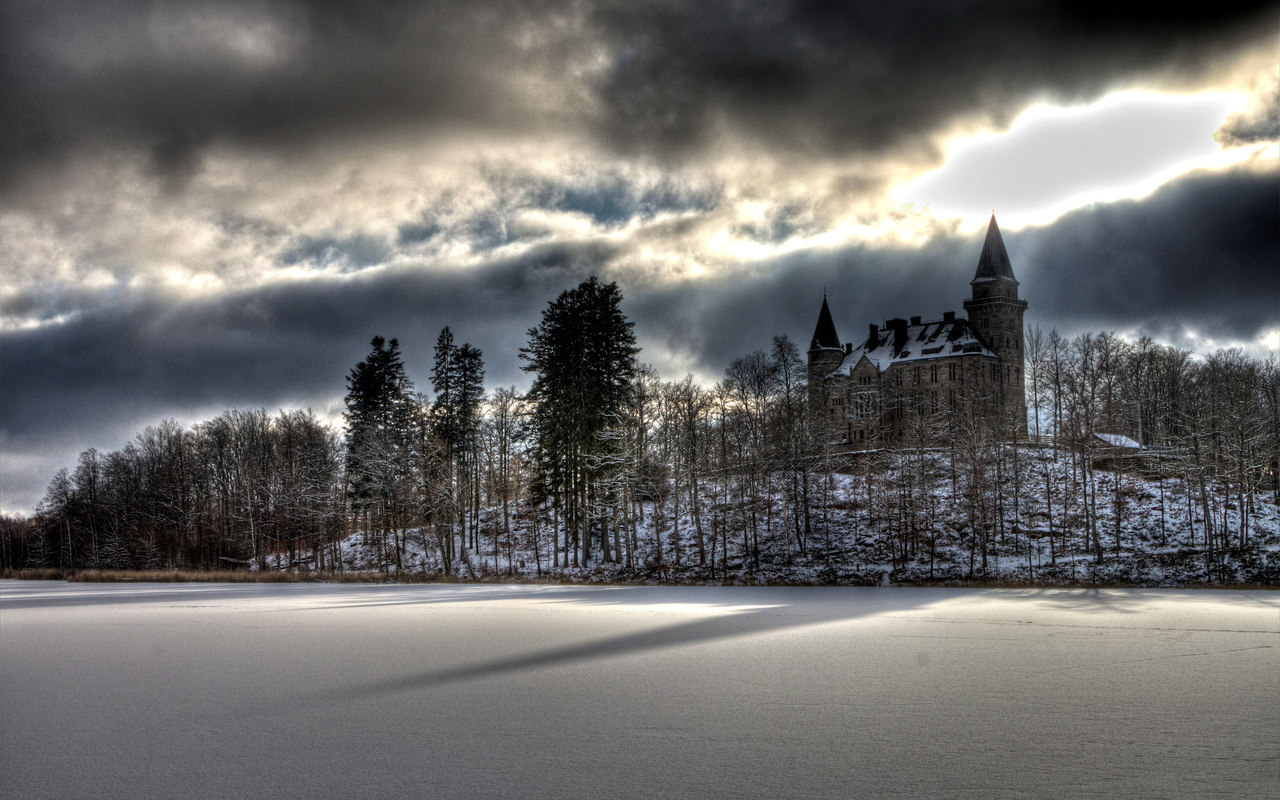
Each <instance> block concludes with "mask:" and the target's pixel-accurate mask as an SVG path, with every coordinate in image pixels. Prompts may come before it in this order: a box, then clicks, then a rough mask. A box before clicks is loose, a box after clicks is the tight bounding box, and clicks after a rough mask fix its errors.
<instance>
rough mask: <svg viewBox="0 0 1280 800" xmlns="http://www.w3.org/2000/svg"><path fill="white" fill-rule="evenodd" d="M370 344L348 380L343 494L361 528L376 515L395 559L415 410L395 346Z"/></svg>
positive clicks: (380, 342) (378, 340) (379, 340)
mask: <svg viewBox="0 0 1280 800" xmlns="http://www.w3.org/2000/svg"><path fill="white" fill-rule="evenodd" d="M370 344H371V345H372V347H373V349H372V350H371V351H370V352H369V355H368V357H367V358H365V360H364V361H361V362H360V363H359V364H357V365H356V366H355V368H353V369H352V370H351V373H350V375H348V376H347V397H346V404H347V411H346V413H345V414H344V416H345V418H346V420H347V438H346V443H347V480H348V484H347V485H348V493H349V496H350V498H351V501H352V505H353V506H354V507H355V508H356V509H357V511H363V512H364V514H365V520H366V526H367V525H368V524H370V523H371V522H373V520H371V517H370V514H371V512H375V511H376V512H377V519H376V522H377V524H378V529H379V532H380V533H382V534H385V533H386V532H388V531H390V532H391V533H392V534H393V535H395V536H396V555H397V557H398V556H399V555H400V554H401V553H402V551H403V543H402V542H401V540H400V537H399V531H400V529H401V528H402V527H403V525H402V523H403V522H404V521H405V520H404V515H405V512H406V511H407V509H406V508H405V502H404V501H405V497H406V494H407V483H408V481H409V480H410V477H411V471H412V461H413V459H412V443H413V441H414V438H415V437H414V429H415V420H414V417H415V415H416V413H417V405H416V404H415V402H414V399H413V382H412V381H410V380H409V376H408V375H407V374H406V373H405V368H404V361H403V360H402V359H401V357H400V343H399V342H397V341H396V340H395V339H392V340H390V341H387V340H385V339H383V338H382V337H381V336H375V337H373V339H372V341H371V342H370ZM366 529H367V528H366ZM380 541H381V540H380Z"/></svg>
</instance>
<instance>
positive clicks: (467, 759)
mask: <svg viewBox="0 0 1280 800" xmlns="http://www.w3.org/2000/svg"><path fill="white" fill-rule="evenodd" d="M0 726H2V728H0V794H2V795H3V796H4V797H7V798H43V797H48V798H78V797H140V798H174V797H184V798H227V797H233V796H256V797H267V798H272V800H283V798H324V797H375V796H385V797H414V798H429V797H442V798H443V797H449V798H466V797H475V798H501V797H511V798H523V797H535V798H542V797H548V798H549V797H556V798H612V797H626V798H646V800H653V799H654V798H678V797H690V798H693V797H713V796H714V797H744V798H745V797H751V798H756V797H759V798H789V797H831V798H848V797H858V796H861V797H972V798H1006V797H1010V798H1011V797H1026V798H1049V797H1071V798H1082V797H1107V798H1114V797H1126V798H1130V797H1151V798H1157V797H1158V798H1169V797H1224V798H1226V797H1230V798H1244V797H1267V798H1275V797H1277V796H1278V793H1280V593H1273V592H1225V591H1224V592H1217V591H1154V590H1103V591H1083V590H1062V591H1030V590H1028V591H1014V590H992V591H984V590H968V589H907V588H892V589H844V588H842V589H794V588H668V587H662V588H658V587H653V588H649V587H629V588H580V587H546V586H537V587H531V586H465V587H463V586H357V585H335V586H328V585H315V584H284V585H281V584H274V585H272V584H256V585H229V584H195V585H183V584H132V585H121V584H98V585H94V584H66V583H60V582H15V581H3V582H0Z"/></svg>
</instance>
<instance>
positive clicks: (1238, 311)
mask: <svg viewBox="0 0 1280 800" xmlns="http://www.w3.org/2000/svg"><path fill="white" fill-rule="evenodd" d="M1276 181H1277V175H1276V174H1275V173H1274V172H1268V173H1262V174H1258V173H1251V172H1233V173H1193V174H1190V175H1187V176H1184V177H1183V178H1181V179H1180V180H1177V181H1174V182H1172V183H1170V184H1168V185H1166V186H1164V187H1163V188H1161V189H1160V190H1159V191H1157V192H1156V193H1155V194H1154V195H1152V196H1151V197H1148V198H1146V199H1145V200H1141V201H1123V202H1118V203H1110V204H1100V205H1096V206H1092V207H1088V208H1084V209H1080V210H1077V211H1074V212H1072V213H1070V214H1067V215H1066V216H1064V217H1061V218H1060V219H1058V220H1057V222H1055V223H1054V224H1053V225H1050V226H1048V227H1046V228H1043V229H1038V230H1036V229H1033V230H1027V231H1024V232H1022V233H1021V234H1019V235H1018V236H1016V237H1011V240H1010V241H1011V243H1010V250H1011V252H1012V250H1013V243H1014V242H1016V243H1017V244H1018V246H1019V247H1020V248H1021V249H1022V251H1023V252H1024V253H1025V255H1024V256H1023V258H1024V260H1025V261H1026V263H1027V264H1028V267H1029V268H1028V269H1026V270H1024V271H1023V272H1020V273H1019V278H1020V279H1021V280H1022V281H1023V282H1024V284H1026V286H1027V289H1026V290H1025V292H1024V296H1027V297H1029V298H1031V299H1032V300H1031V301H1032V302H1033V303H1035V304H1036V306H1037V308H1038V313H1039V314H1041V315H1043V318H1045V319H1048V320H1057V321H1059V323H1058V324H1067V323H1068V321H1071V323H1070V324H1072V326H1073V327H1076V328H1080V327H1086V328H1087V327H1094V328H1113V327H1114V328H1135V327H1136V328H1139V329H1145V330H1148V331H1150V332H1151V333H1152V334H1157V333H1159V332H1160V331H1162V330H1167V329H1168V328H1169V326H1170V325H1171V324H1172V325H1178V326H1182V327H1184V328H1190V329H1193V330H1197V331H1199V332H1201V333H1203V334H1206V335H1210V336H1212V337H1214V338H1217V339H1234V340H1244V341H1248V340H1252V339H1255V338H1256V337H1257V336H1259V335H1260V334H1261V333H1262V332H1263V330H1265V329H1268V328H1274V327H1276V325H1277V324H1278V323H1280V305H1278V304H1277V298H1280V270H1277V269H1276V264H1277V263H1280V217H1277V215H1276ZM1024 276H1025V277H1024Z"/></svg>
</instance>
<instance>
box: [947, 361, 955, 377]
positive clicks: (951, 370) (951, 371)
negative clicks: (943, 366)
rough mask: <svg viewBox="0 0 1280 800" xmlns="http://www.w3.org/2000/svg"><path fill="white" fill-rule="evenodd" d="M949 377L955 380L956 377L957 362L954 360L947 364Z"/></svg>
mask: <svg viewBox="0 0 1280 800" xmlns="http://www.w3.org/2000/svg"><path fill="white" fill-rule="evenodd" d="M947 377H948V378H950V379H951V380H953V381H954V380H955V379H956V362H954V361H952V362H951V363H950V364H948V365H947Z"/></svg>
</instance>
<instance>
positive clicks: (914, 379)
mask: <svg viewBox="0 0 1280 800" xmlns="http://www.w3.org/2000/svg"><path fill="white" fill-rule="evenodd" d="M911 385H912V386H919V385H920V368H919V367H912V368H911Z"/></svg>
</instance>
